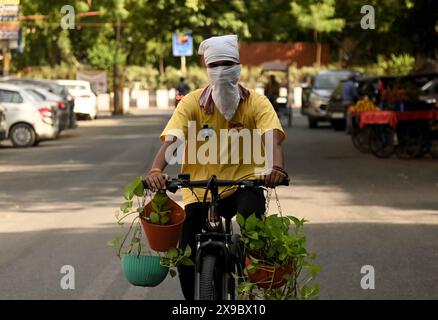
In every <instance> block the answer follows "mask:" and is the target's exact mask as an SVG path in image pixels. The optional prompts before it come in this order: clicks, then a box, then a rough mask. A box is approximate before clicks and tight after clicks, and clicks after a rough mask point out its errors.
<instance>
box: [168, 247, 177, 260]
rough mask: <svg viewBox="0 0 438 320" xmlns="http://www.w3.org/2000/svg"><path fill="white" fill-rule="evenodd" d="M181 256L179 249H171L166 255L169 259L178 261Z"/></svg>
mask: <svg viewBox="0 0 438 320" xmlns="http://www.w3.org/2000/svg"><path fill="white" fill-rule="evenodd" d="M178 256H179V251H178V249H177V248H170V249H169V250H168V251H167V253H166V257H168V258H169V259H176V258H178Z"/></svg>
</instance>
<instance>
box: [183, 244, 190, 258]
mask: <svg viewBox="0 0 438 320" xmlns="http://www.w3.org/2000/svg"><path fill="white" fill-rule="evenodd" d="M191 255H192V248H190V246H187V247H186V249H185V250H184V257H190V256H191Z"/></svg>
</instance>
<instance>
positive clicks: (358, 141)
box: [351, 126, 371, 153]
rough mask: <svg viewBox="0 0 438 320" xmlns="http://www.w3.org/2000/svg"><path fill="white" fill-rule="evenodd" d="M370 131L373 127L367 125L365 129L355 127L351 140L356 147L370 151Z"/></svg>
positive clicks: (364, 151)
mask: <svg viewBox="0 0 438 320" xmlns="http://www.w3.org/2000/svg"><path fill="white" fill-rule="evenodd" d="M370 132H371V128H370V127H369V126H365V127H364V128H363V129H355V130H354V131H353V133H352V134H351V141H352V142H353V145H354V147H355V148H356V149H357V150H359V151H360V152H362V153H369V152H370V140H369V137H370Z"/></svg>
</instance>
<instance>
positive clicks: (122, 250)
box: [108, 177, 193, 287]
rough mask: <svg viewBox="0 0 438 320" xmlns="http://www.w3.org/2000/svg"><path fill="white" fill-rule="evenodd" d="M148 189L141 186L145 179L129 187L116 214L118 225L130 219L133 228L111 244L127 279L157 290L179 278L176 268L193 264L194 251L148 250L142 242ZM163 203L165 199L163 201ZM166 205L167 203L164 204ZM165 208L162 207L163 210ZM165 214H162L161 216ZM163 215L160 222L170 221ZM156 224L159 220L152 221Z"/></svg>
mask: <svg viewBox="0 0 438 320" xmlns="http://www.w3.org/2000/svg"><path fill="white" fill-rule="evenodd" d="M144 193H145V190H144V188H143V185H142V184H141V177H137V178H136V179H135V180H134V182H133V183H131V184H130V185H128V186H126V187H125V190H124V198H125V200H127V201H125V202H123V203H122V204H121V206H120V208H119V210H117V212H116V219H117V224H118V225H120V226H121V227H124V225H125V221H126V219H127V218H129V217H131V218H133V219H132V220H131V222H130V223H129V228H128V230H127V232H125V234H124V235H122V236H118V237H116V238H115V239H113V240H111V241H109V242H108V245H109V246H112V247H115V248H116V250H117V256H118V257H119V258H120V259H121V263H122V270H123V274H124V275H125V277H126V279H127V280H128V281H129V282H130V283H131V284H133V285H136V286H147V287H155V286H157V285H159V284H160V283H161V282H162V281H163V280H164V279H165V278H166V276H167V275H168V274H169V273H170V275H171V276H172V277H174V276H175V275H176V270H175V268H176V267H177V266H178V265H179V264H184V265H193V262H192V261H191V260H190V258H189V257H190V255H191V250H190V247H187V248H186V249H185V250H182V249H177V248H173V247H169V248H168V249H167V250H161V252H157V251H153V250H154V249H153V248H151V249H152V250H148V249H146V246H145V244H144V243H143V242H142V221H143V219H142V216H143V215H144V212H145V207H146V204H145V203H146V197H145V196H144ZM134 196H136V198H137V201H136V203H137V206H135V205H134V200H133V199H134ZM160 201H161V200H160ZM163 203H164V201H163ZM165 208H167V207H165V206H162V207H161V209H162V211H167V210H164V209H165ZM159 213H161V211H160V212H158V214H159ZM168 214H169V212H167V213H166V215H165V214H164V213H163V214H161V215H160V218H161V219H159V220H160V221H161V222H162V223H170V222H171V221H170V220H171V218H170V217H169V218H168V219H169V221H166V219H165V218H163V217H165V216H167V215H168ZM152 219H154V221H155V218H152Z"/></svg>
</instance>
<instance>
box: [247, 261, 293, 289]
mask: <svg viewBox="0 0 438 320" xmlns="http://www.w3.org/2000/svg"><path fill="white" fill-rule="evenodd" d="M250 264H251V259H250V258H249V257H246V259H245V266H246V268H247V269H246V270H247V272H248V277H249V280H250V281H251V282H252V283H256V284H257V286H259V287H260V288H263V289H274V288H279V287H281V286H284V285H285V284H286V282H287V281H286V279H284V278H283V276H284V275H286V274H292V272H293V269H292V265H289V266H286V267H282V268H275V267H272V266H266V265H259V269H258V270H256V271H254V272H249V271H248V267H249V265H250Z"/></svg>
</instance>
